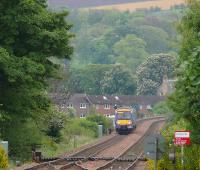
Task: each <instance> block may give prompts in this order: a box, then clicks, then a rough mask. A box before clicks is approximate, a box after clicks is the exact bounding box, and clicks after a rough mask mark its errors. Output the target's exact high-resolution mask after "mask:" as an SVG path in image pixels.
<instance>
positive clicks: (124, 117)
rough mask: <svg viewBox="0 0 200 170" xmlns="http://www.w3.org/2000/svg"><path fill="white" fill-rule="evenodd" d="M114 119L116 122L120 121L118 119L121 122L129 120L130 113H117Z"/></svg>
mask: <svg viewBox="0 0 200 170" xmlns="http://www.w3.org/2000/svg"><path fill="white" fill-rule="evenodd" d="M116 118H117V119H118V120H120V119H122V120H127V119H131V113H130V112H118V113H117V114H116Z"/></svg>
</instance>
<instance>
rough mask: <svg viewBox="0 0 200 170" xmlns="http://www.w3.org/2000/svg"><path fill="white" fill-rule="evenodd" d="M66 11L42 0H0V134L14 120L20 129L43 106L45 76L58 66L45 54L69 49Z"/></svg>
mask: <svg viewBox="0 0 200 170" xmlns="http://www.w3.org/2000/svg"><path fill="white" fill-rule="evenodd" d="M67 14H68V13H67V12H62V13H53V12H51V11H49V10H47V6H46V1H45V0H41V1H38V0H9V1H7V0H1V1H0V23H1V24H0V30H1V31H0V104H1V106H0V110H1V111H0V114H1V117H3V119H0V122H1V127H0V133H1V134H2V137H3V139H4V140H11V138H13V137H14V136H13V135H14V133H13V132H12V129H15V125H16V126H18V129H20V126H21V128H22V127H23V124H24V122H25V121H26V120H28V119H29V118H33V119H34V118H36V117H39V115H40V116H41V113H44V112H46V111H48V108H49V105H50V102H49V100H48V98H47V96H46V92H45V89H46V87H47V78H49V77H52V76H55V74H56V72H57V68H58V65H56V64H54V63H52V62H51V60H50V57H52V56H53V57H57V58H68V59H69V58H70V55H71V54H72V47H71V46H70V45H69V40H70V37H71V34H70V33H69V29H70V28H71V25H69V24H68V23H66V21H65V17H66V16H67ZM5 119H6V120H5ZM1 120H3V121H1ZM13 122H15V123H13ZM11 124H12V126H10V125H11ZM17 139H19V138H16V139H15V140H17ZM12 144H13V143H12ZM15 144H16V142H15Z"/></svg>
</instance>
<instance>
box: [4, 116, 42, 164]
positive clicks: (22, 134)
mask: <svg viewBox="0 0 200 170" xmlns="http://www.w3.org/2000/svg"><path fill="white" fill-rule="evenodd" d="M43 136H44V134H42V133H41V131H40V129H39V128H38V126H37V125H36V123H35V122H34V121H33V120H32V119H30V120H27V122H22V121H19V122H18V121H15V129H14V130H13V128H8V129H7V137H6V139H5V140H7V141H9V146H10V147H9V148H10V150H9V151H10V154H11V156H12V158H13V159H17V160H21V161H27V160H31V156H32V154H31V150H32V146H33V145H35V144H41V139H42V137H43Z"/></svg>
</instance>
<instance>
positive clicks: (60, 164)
mask: <svg viewBox="0 0 200 170" xmlns="http://www.w3.org/2000/svg"><path fill="white" fill-rule="evenodd" d="M161 120H162V121H163V117H159V118H158V117H157V118H150V119H143V120H140V121H138V125H137V129H136V130H135V131H134V132H133V133H132V134H129V135H117V134H116V135H114V136H113V137H111V138H110V139H108V140H106V141H103V142H101V143H98V144H96V145H93V146H91V147H88V148H85V149H83V150H81V151H79V152H77V153H75V154H72V155H70V159H69V157H66V158H61V159H58V160H55V161H50V162H47V163H42V164H40V165H37V166H34V167H32V168H28V169H27V170H47V169H49V170H56V169H59V170H65V169H71V170H72V169H73V170H80V169H90V170H92V169H109V168H114V167H119V164H120V166H121V164H126V165H124V166H123V167H126V168H125V169H127V168H128V167H131V165H132V164H133V161H132V162H128V164H127V163H124V162H126V161H121V160H123V157H124V154H126V158H128V156H129V157H130V156H131V160H133V158H134V156H132V155H133V154H135V155H137V156H136V157H135V158H134V160H137V158H138V153H139V151H140V149H138V148H139V144H140V147H141V143H142V142H141V141H143V140H144V138H145V135H146V134H148V132H149V131H150V129H152V127H154V125H153V124H156V122H158V121H161ZM152 131H153V130H152ZM136 148H137V149H138V152H137V153H136V151H133V152H131V153H128V152H127V150H129V149H131V150H135V149H136ZM127 154H128V155H127ZM120 159H121V160H120ZM122 162H123V163H122ZM136 162H137V161H136ZM132 166H133V165H132ZM122 169H124V168H122Z"/></svg>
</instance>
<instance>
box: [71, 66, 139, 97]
mask: <svg viewBox="0 0 200 170" xmlns="http://www.w3.org/2000/svg"><path fill="white" fill-rule="evenodd" d="M134 80H135V79H134V77H133V75H132V73H131V71H130V70H129V69H127V68H125V66H124V65H121V64H113V65H112V64H110V65H108V64H105V65H103V64H91V65H88V66H87V67H84V68H81V69H75V70H74V69H73V70H72V72H71V75H70V77H69V80H68V83H67V86H68V88H69V89H68V90H69V91H70V92H71V93H77V92H78V93H88V94H133V93H134V92H135V89H136V83H135V81H134Z"/></svg>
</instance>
